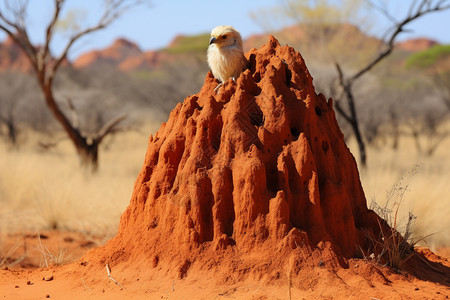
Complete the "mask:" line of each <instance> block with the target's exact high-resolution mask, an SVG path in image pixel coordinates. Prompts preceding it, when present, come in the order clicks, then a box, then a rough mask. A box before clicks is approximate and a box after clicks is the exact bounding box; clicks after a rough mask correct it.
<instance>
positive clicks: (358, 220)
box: [88, 37, 379, 277]
mask: <svg viewBox="0 0 450 300" xmlns="http://www.w3.org/2000/svg"><path fill="white" fill-rule="evenodd" d="M246 57H247V59H248V60H249V62H250V65H251V67H250V69H248V70H246V71H245V72H243V73H242V74H241V76H240V77H239V78H238V79H237V81H236V82H233V81H232V80H231V79H230V80H228V81H227V82H225V83H224V84H223V86H221V87H220V88H219V89H218V91H219V93H218V94H217V93H215V92H214V89H215V88H216V86H217V84H218V82H217V81H216V80H215V79H214V78H213V77H212V75H211V73H208V75H207V76H206V78H205V83H204V86H203V87H202V89H201V91H200V92H199V93H198V94H195V95H193V96H190V97H187V98H186V99H185V100H184V102H183V103H180V104H178V105H177V106H176V108H175V109H174V110H173V111H172V112H171V114H170V116H169V119H168V121H167V122H166V123H163V124H162V126H161V128H160V129H159V130H158V132H157V133H156V134H155V136H150V139H149V144H148V148H147V153H146V156H145V162H144V165H143V168H142V170H141V172H140V174H139V176H138V178H137V180H136V183H135V186H134V191H133V195H132V198H131V201H130V204H129V206H128V208H127V209H126V211H125V212H124V213H123V215H122V217H121V221H120V226H119V231H118V234H117V235H116V237H115V238H113V239H112V240H111V241H110V242H108V243H107V244H106V246H104V247H103V248H99V249H97V250H95V251H94V252H93V253H91V254H90V256H88V258H89V257H90V258H92V259H93V258H94V257H97V258H98V257H100V258H101V260H102V262H103V263H104V262H109V263H110V264H111V263H112V264H120V263H121V262H127V263H129V262H132V261H135V262H139V264H140V266H141V267H142V264H145V265H146V266H149V267H151V268H155V267H156V266H159V268H161V269H166V270H178V272H179V274H178V275H179V276H180V277H183V276H185V275H186V274H187V272H188V270H189V269H190V268H193V266H197V268H199V269H205V268H207V269H211V268H214V267H213V266H217V265H223V264H227V265H228V267H230V266H232V265H233V261H235V259H236V257H239V260H240V267H239V268H240V269H241V270H245V268H254V266H255V265H258V263H257V262H255V261H259V260H262V261H266V262H265V263H262V262H261V264H264V267H262V268H264V269H265V270H267V269H270V268H272V267H276V266H278V267H280V266H282V265H283V264H284V263H285V262H284V260H285V258H284V257H283V256H284V255H288V254H289V253H291V252H292V251H294V250H295V249H298V248H302V247H303V248H305V249H307V250H308V251H315V250H314V249H322V250H323V251H325V249H328V250H327V253H328V254H330V255H332V257H334V259H331V260H332V261H335V262H336V263H339V262H338V261H339V257H344V258H345V257H352V256H354V255H355V254H356V251H357V249H358V247H361V245H362V244H363V242H364V241H363V240H364V234H363V230H364V231H367V230H369V231H370V230H372V231H376V228H378V226H379V225H378V223H377V220H378V216H377V215H376V214H375V213H373V212H372V211H370V210H368V208H367V205H366V199H365V196H364V192H363V190H362V187H361V183H360V180H359V174H358V171H357V167H356V162H355V159H354V158H353V156H352V154H351V153H350V151H349V149H348V148H347V146H346V145H345V143H344V138H343V134H342V133H341V131H340V129H339V127H338V124H337V122H336V118H335V113H334V110H333V105H332V100H331V99H329V100H328V101H327V100H326V98H325V97H324V96H323V95H322V94H319V95H318V94H316V93H315V90H314V86H313V79H312V77H311V75H310V74H309V72H308V69H307V67H306V65H305V62H304V60H303V58H302V57H301V55H300V53H298V52H296V51H295V50H294V49H293V48H291V47H288V46H284V47H281V46H280V45H279V43H278V41H277V40H276V39H275V38H274V37H270V39H269V41H268V43H267V44H265V45H264V46H263V47H261V48H260V49H258V50H256V49H252V50H250V51H249V52H248V53H247V54H246ZM322 250H321V251H322ZM275 253H278V254H280V255H274V254H275ZM244 256H246V257H252V259H251V261H252V262H251V263H250V262H247V263H246V261H245V259H244V258H243V257H244ZM275 257H277V258H275ZM233 268H234V267H233ZM227 270H228V269H227ZM242 272H243V273H245V271H242ZM242 272H241V273H240V274H242Z"/></svg>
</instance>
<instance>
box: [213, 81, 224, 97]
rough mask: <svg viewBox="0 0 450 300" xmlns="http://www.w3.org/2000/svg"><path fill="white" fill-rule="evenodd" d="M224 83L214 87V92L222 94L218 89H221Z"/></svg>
mask: <svg viewBox="0 0 450 300" xmlns="http://www.w3.org/2000/svg"><path fill="white" fill-rule="evenodd" d="M222 85H223V82H221V83H219V84H218V85H217V86H216V88H215V89H214V91H213V93H217V94H220V93H219V91H218V89H219V88H220V87H221V86H222Z"/></svg>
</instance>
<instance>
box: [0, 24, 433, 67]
mask: <svg viewBox="0 0 450 300" xmlns="http://www.w3.org/2000/svg"><path fill="white" fill-rule="evenodd" d="M342 30H343V31H345V32H347V33H348V34H347V35H351V34H359V35H360V34H362V33H361V32H360V31H359V30H357V28H356V27H355V26H352V25H343V26H342ZM273 34H274V35H275V36H277V37H278V38H279V40H280V41H282V42H283V43H288V44H290V45H296V44H298V43H299V42H300V41H301V40H302V39H303V38H304V37H305V32H304V30H302V29H301V28H300V27H299V26H291V27H287V28H285V29H283V30H280V31H278V32H274V33H273ZM208 36H209V34H200V35H194V36H183V35H179V36H176V37H175V38H174V39H173V41H172V42H171V43H170V44H169V45H168V46H167V47H166V48H164V49H161V50H154V51H143V50H142V49H140V48H139V46H138V45H137V44H136V43H134V42H131V41H129V40H127V39H125V38H119V39H117V40H115V41H114V42H113V43H112V45H110V46H108V47H107V48H105V49H98V50H93V51H89V52H87V53H84V54H82V55H80V56H79V57H78V58H76V59H75V60H74V61H73V62H71V63H70V64H71V65H72V66H73V67H74V68H76V69H82V68H90V67H99V66H108V67H114V68H117V69H118V70H122V71H126V72H130V71H136V70H152V69H155V68H160V67H162V66H163V65H164V64H165V63H166V62H173V61H176V60H177V58H179V56H180V55H182V56H183V58H186V56H190V57H199V56H200V55H203V54H204V51H206V48H207V46H208ZM268 36H269V34H257V35H252V36H250V37H248V38H247V39H246V40H245V41H244V48H245V50H246V51H247V50H250V49H251V48H258V47H260V46H261V45H263V44H264V43H265V42H266V41H267V39H268ZM367 39H368V41H369V42H378V41H376V39H374V38H371V37H367ZM436 44H437V42H436V41H433V40H430V39H427V38H420V39H411V40H407V41H403V42H400V43H398V47H397V49H399V50H404V51H408V52H417V51H423V50H426V49H429V48H430V47H432V46H433V45H436ZM0 55H1V58H2V59H1V60H0V71H5V70H15V71H21V72H29V71H31V65H30V64H29V62H28V60H27V58H26V57H25V55H24V53H23V52H22V51H21V50H20V49H19V47H18V46H17V45H15V43H14V42H13V41H12V40H11V39H7V40H5V41H3V42H0Z"/></svg>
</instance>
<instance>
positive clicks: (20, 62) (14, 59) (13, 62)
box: [0, 37, 33, 73]
mask: <svg viewBox="0 0 450 300" xmlns="http://www.w3.org/2000/svg"><path fill="white" fill-rule="evenodd" d="M0 57H1V59H0V71H7V70H12V71H18V72H25V73H26V72H31V71H32V70H33V67H32V66H31V63H30V61H29V60H28V58H27V56H26V55H25V53H24V52H23V51H22V49H20V47H19V46H18V45H17V44H16V43H15V42H14V41H13V39H11V38H10V37H8V38H7V39H6V40H5V41H4V42H3V43H0Z"/></svg>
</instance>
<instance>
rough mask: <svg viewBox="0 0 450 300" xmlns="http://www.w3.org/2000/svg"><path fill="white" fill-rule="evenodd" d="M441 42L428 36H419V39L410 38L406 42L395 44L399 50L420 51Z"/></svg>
mask: <svg viewBox="0 0 450 300" xmlns="http://www.w3.org/2000/svg"><path fill="white" fill-rule="evenodd" d="M438 44H439V43H438V42H436V41H434V40H430V39H428V38H418V39H410V40H406V41H404V42H399V43H397V44H396V45H395V47H396V48H397V49H398V50H403V51H409V52H419V51H424V50H428V49H430V48H431V47H433V46H434V45H438Z"/></svg>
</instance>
